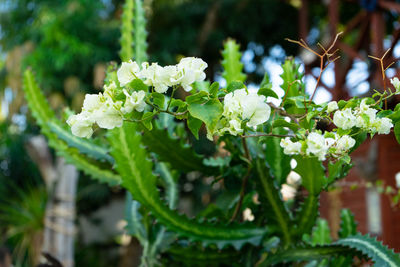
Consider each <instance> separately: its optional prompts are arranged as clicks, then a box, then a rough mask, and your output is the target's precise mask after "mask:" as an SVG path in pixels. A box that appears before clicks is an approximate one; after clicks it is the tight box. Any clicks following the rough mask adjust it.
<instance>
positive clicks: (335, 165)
mask: <svg viewBox="0 0 400 267" xmlns="http://www.w3.org/2000/svg"><path fill="white" fill-rule="evenodd" d="M352 166H353V165H352V164H348V163H346V162H345V161H344V160H343V159H339V160H338V161H336V162H329V163H328V174H329V175H328V179H326V180H325V186H324V188H325V189H328V187H329V186H330V185H331V184H333V183H334V182H335V181H337V180H339V179H341V178H343V177H346V175H347V174H348V172H349V170H350V169H351V168H352Z"/></svg>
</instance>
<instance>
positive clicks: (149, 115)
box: [142, 111, 156, 131]
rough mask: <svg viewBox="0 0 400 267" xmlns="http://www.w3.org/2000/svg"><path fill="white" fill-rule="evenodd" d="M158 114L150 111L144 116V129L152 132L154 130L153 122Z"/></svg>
mask: <svg viewBox="0 0 400 267" xmlns="http://www.w3.org/2000/svg"><path fill="white" fill-rule="evenodd" d="M155 115H156V114H155V113H154V112H151V111H148V112H146V113H143V116H142V124H143V125H144V127H146V128H147V130H149V131H151V130H152V129H153V123H152V122H151V120H152V119H153V117H154V116H155Z"/></svg>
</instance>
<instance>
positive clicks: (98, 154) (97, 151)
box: [48, 121, 114, 163]
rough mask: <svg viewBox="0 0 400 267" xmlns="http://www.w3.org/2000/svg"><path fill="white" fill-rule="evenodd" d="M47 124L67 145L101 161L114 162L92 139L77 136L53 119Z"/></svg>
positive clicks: (104, 149) (105, 150)
mask: <svg viewBox="0 0 400 267" xmlns="http://www.w3.org/2000/svg"><path fill="white" fill-rule="evenodd" d="M48 125H49V127H50V129H51V131H52V132H54V133H55V134H57V136H58V137H59V138H60V139H62V140H63V141H65V142H66V143H67V144H68V145H69V146H71V147H75V148H77V149H78V150H79V151H80V152H81V153H83V154H86V155H88V156H89V157H91V158H93V159H97V160H101V161H108V162H110V163H113V162H114V159H113V158H112V157H111V156H110V155H109V154H108V151H107V149H106V148H104V147H101V146H98V145H96V144H95V143H94V142H93V139H86V138H79V137H77V136H75V135H73V134H72V133H71V130H70V129H65V127H63V126H61V125H60V124H59V123H56V122H55V121H49V122H48Z"/></svg>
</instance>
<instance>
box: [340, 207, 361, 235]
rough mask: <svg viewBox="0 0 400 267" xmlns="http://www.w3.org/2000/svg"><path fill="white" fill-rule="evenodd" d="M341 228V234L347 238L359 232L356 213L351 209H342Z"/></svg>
mask: <svg viewBox="0 0 400 267" xmlns="http://www.w3.org/2000/svg"><path fill="white" fill-rule="evenodd" d="M340 219H341V220H340V230H339V236H340V237H341V238H345V237H348V236H351V235H355V234H356V233H357V224H356V222H355V220H354V215H353V213H352V212H351V211H350V210H349V209H342V211H341V212H340Z"/></svg>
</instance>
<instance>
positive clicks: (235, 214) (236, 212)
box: [229, 137, 251, 222]
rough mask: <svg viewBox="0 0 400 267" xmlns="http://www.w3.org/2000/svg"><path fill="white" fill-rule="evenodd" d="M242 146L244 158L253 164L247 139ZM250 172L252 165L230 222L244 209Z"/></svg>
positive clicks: (248, 167)
mask: <svg viewBox="0 0 400 267" xmlns="http://www.w3.org/2000/svg"><path fill="white" fill-rule="evenodd" d="M242 145H243V149H244V156H245V157H246V159H247V160H248V161H249V162H251V156H250V152H249V148H248V147H247V142H246V139H245V138H243V137H242ZM250 172H251V164H249V165H248V166H247V171H246V174H245V176H244V178H243V181H242V188H241V189H240V195H239V201H238V203H237V205H236V207H235V211H234V212H233V215H232V217H231V219H230V220H229V222H233V221H234V220H235V219H236V217H237V216H238V214H239V212H240V209H241V207H242V204H243V199H244V194H245V191H246V186H247V181H248V180H249V177H250Z"/></svg>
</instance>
